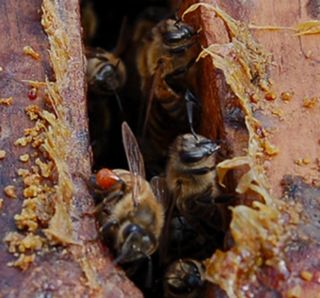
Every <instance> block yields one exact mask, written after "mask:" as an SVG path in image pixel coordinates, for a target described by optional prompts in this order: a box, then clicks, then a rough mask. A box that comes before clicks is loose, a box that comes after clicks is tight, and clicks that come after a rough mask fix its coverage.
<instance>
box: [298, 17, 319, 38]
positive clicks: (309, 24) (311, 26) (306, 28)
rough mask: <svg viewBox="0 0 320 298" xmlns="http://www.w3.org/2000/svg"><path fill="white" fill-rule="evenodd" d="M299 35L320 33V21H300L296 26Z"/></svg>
mask: <svg viewBox="0 0 320 298" xmlns="http://www.w3.org/2000/svg"><path fill="white" fill-rule="evenodd" d="M294 29H295V31H296V35H297V36H301V35H310V34H319V33H320V21H319V20H309V21H306V22H302V23H299V24H297V25H296V26H295V28H294Z"/></svg>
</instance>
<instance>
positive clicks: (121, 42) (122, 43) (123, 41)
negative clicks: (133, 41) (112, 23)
mask: <svg viewBox="0 0 320 298" xmlns="http://www.w3.org/2000/svg"><path fill="white" fill-rule="evenodd" d="M128 36H129V34H128V17H127V16H124V17H123V18H122V22H121V27H120V30H119V34H118V40H117V44H116V47H115V48H114V50H113V53H114V54H115V55H121V54H122V53H123V52H124V50H125V48H126V46H127V44H128Z"/></svg>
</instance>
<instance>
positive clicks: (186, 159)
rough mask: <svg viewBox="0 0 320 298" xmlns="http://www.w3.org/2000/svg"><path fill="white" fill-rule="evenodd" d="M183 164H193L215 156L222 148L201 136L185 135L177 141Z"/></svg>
mask: <svg viewBox="0 0 320 298" xmlns="http://www.w3.org/2000/svg"><path fill="white" fill-rule="evenodd" d="M177 142H178V146H179V150H178V152H179V157H180V160H181V162H182V163H184V164H192V163H197V162H199V161H201V160H202V159H205V158H206V157H209V156H211V155H213V154H214V153H215V152H216V151H217V150H219V149H220V146H219V145H218V144H217V143H215V142H213V141H211V140H210V139H207V138H205V137H203V136H201V135H198V134H196V135H192V134H184V135H182V136H179V137H178V139H177Z"/></svg>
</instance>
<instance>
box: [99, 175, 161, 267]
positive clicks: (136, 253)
mask: <svg viewBox="0 0 320 298" xmlns="http://www.w3.org/2000/svg"><path fill="white" fill-rule="evenodd" d="M112 172H113V173H114V174H115V175H117V176H118V177H119V179H120V181H122V183H123V185H124V188H123V190H121V191H120V190H119V189H120V187H116V188H113V189H112V191H111V192H110V193H108V195H109V196H111V197H112V199H111V200H110V202H108V201H106V202H104V203H105V206H104V207H103V211H102V212H101V213H100V214H98V219H99V225H100V227H101V228H100V235H101V237H102V239H103V240H105V241H106V242H107V243H108V244H111V245H112V248H113V250H114V251H115V253H116V255H117V257H119V262H120V263H127V262H132V261H135V260H138V259H142V258H145V257H146V256H150V255H151V254H153V253H154V252H155V250H156V249H157V247H158V245H159V238H160V234H161V230H162V227H163V223H164V211H163V207H162V205H161V204H160V203H159V202H158V201H157V199H156V197H155V195H154V193H153V192H152V189H151V187H150V185H149V183H148V182H147V181H146V180H144V179H143V178H141V177H139V178H137V179H140V182H141V189H140V192H139V197H138V198H137V200H138V201H137V205H135V202H134V200H133V198H132V191H133V190H132V187H133V183H134V182H133V181H132V179H133V178H132V177H133V175H132V173H131V172H129V171H127V170H122V169H115V170H113V171H112ZM130 235H134V236H132V237H131V236H130ZM129 236H130V237H131V240H130V241H128V238H129Z"/></svg>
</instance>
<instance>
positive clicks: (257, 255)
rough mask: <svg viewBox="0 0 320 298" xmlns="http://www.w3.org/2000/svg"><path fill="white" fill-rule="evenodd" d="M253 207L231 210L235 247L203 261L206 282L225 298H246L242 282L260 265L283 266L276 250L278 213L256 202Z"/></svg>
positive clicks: (280, 226)
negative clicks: (214, 286) (215, 286)
mask: <svg viewBox="0 0 320 298" xmlns="http://www.w3.org/2000/svg"><path fill="white" fill-rule="evenodd" d="M254 206H255V207H256V209H253V208H250V207H247V206H238V207H235V208H233V209H232V222H231V233H232V238H233V240H234V242H235V245H234V246H233V247H232V248H231V249H230V250H229V251H228V252H227V253H225V252H222V251H220V250H218V251H216V252H215V254H214V256H213V257H212V259H211V260H209V261H206V268H207V270H206V275H207V277H206V278H207V279H208V280H210V281H213V282H215V283H218V284H219V286H220V287H222V288H223V289H224V290H225V291H226V292H227V294H228V297H245V295H244V293H243V292H242V289H241V288H242V285H243V284H247V283H248V282H249V280H248V281H247V282H246V281H245V280H246V279H247V278H248V279H250V276H252V275H254V273H255V270H257V269H258V268H259V267H260V266H261V265H262V264H263V263H267V262H268V261H269V262H271V263H272V264H273V265H276V264H278V265H282V262H283V261H282V260H281V257H280V256H281V250H280V248H279V247H278V246H277V243H278V242H279V241H280V239H281V236H282V235H283V232H284V230H283V227H282V225H281V220H280V213H279V212H278V211H277V209H276V208H272V207H271V206H268V205H264V204H262V203H258V202H255V203H254ZM243 227H245V229H244V228H243ZM281 268H283V265H282V266H281ZM283 270H284V269H283Z"/></svg>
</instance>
